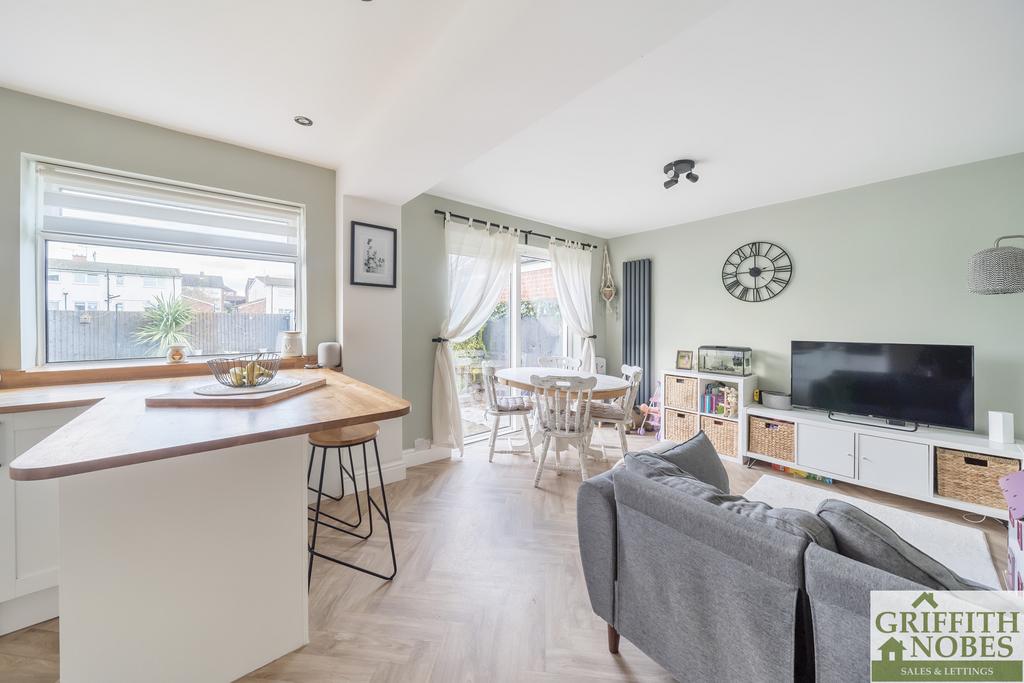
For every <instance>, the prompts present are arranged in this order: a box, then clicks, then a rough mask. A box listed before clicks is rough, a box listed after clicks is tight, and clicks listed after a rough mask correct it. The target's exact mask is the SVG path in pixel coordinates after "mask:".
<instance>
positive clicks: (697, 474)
mask: <svg viewBox="0 0 1024 683" xmlns="http://www.w3.org/2000/svg"><path fill="white" fill-rule="evenodd" d="M657 455H658V457H660V458H663V459H665V460H668V461H669V462H670V463H672V464H673V465H675V466H677V467H678V468H679V469H681V470H682V471H684V472H686V473H687V474H689V475H691V476H692V477H694V478H695V479H699V480H701V481H703V482H704V483H706V484H711V485H712V486H714V487H715V488H717V489H718V490H719V491H722V492H723V493H729V474H728V473H727V472H726V471H725V465H723V464H722V459H721V458H720V457H718V451H716V450H715V446H714V444H712V443H711V439H709V438H708V437H707V434H705V433H704V432H697V435H696V436H694V437H692V438H690V439H688V440H686V441H684V442H683V443H680V444H676V445H675V446H673V447H672V448H669V449H666V450H662V451H661V452H659V453H657Z"/></svg>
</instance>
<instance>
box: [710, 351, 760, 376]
mask: <svg viewBox="0 0 1024 683" xmlns="http://www.w3.org/2000/svg"><path fill="white" fill-rule="evenodd" d="M697 368H698V369H699V370H700V371H701V372H713V373H716V374H719V375H737V376H739V377H746V376H747V375H749V374H751V373H752V370H751V369H750V347H747V346H702V347H700V348H699V349H697Z"/></svg>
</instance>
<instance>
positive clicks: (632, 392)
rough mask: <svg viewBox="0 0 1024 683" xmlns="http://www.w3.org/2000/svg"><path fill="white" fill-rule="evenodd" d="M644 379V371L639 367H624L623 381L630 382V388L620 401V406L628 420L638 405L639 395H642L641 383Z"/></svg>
mask: <svg viewBox="0 0 1024 683" xmlns="http://www.w3.org/2000/svg"><path fill="white" fill-rule="evenodd" d="M643 377H644V369H643V368H642V367H640V366H639V365H623V366H622V379H624V380H626V381H627V382H629V388H628V389H627V390H626V393H625V394H624V395H623V396H622V398H621V399H620V401H621V402H620V403H619V405H621V406H622V410H623V412H625V414H626V417H627V418H628V417H629V416H630V414H632V412H633V406H634V405H636V399H637V395H638V394H639V393H640V381H641V380H642V379H643Z"/></svg>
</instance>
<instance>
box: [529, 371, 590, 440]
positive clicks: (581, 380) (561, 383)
mask: <svg viewBox="0 0 1024 683" xmlns="http://www.w3.org/2000/svg"><path fill="white" fill-rule="evenodd" d="M530 384H532V385H533V387H534V397H535V400H536V409H537V421H538V423H539V424H540V428H541V430H543V431H544V432H545V433H548V434H551V435H552V436H568V437H578V436H581V435H582V434H584V433H587V432H589V431H590V429H591V424H590V402H591V399H592V398H593V395H594V387H595V386H597V378H596V377H572V376H570V377H558V376H550V377H540V376H538V375H533V376H532V377H531V378H530Z"/></svg>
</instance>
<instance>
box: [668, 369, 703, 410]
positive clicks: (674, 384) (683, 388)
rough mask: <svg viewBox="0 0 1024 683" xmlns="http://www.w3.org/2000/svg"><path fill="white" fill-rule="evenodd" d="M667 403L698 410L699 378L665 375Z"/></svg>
mask: <svg viewBox="0 0 1024 683" xmlns="http://www.w3.org/2000/svg"><path fill="white" fill-rule="evenodd" d="M665 405H666V406H671V407H672V408H680V409H682V410H697V378H696V377H678V376H676V375H665Z"/></svg>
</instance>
